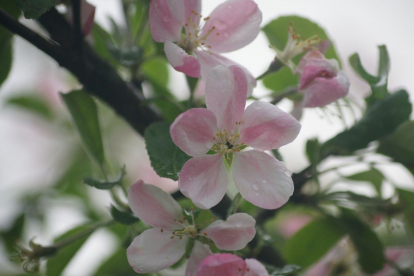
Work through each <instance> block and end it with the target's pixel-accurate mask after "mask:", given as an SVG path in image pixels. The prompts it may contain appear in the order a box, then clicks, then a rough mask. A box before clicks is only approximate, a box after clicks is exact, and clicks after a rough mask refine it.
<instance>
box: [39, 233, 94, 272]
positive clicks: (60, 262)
mask: <svg viewBox="0 0 414 276" xmlns="http://www.w3.org/2000/svg"><path fill="white" fill-rule="evenodd" d="M88 228H89V225H82V226H79V227H76V228H74V229H71V230H69V231H68V232H66V233H65V234H63V235H61V236H60V237H58V238H56V239H55V244H56V243H58V242H61V241H62V240H64V239H66V238H69V237H72V236H74V235H78V234H79V233H81V232H83V231H85V230H86V229H88ZM90 234H91V233H89V234H87V235H85V236H82V237H80V238H78V239H77V240H75V241H73V242H72V243H70V244H68V245H66V246H64V247H62V248H61V249H60V250H59V251H58V253H57V254H56V255H55V256H54V257H52V258H50V259H48V261H47V264H46V275H47V276H57V275H60V274H61V273H62V272H63V270H64V269H65V267H66V266H67V265H68V264H69V262H70V261H71V260H72V258H73V257H74V256H75V255H76V253H77V252H78V251H79V249H80V248H81V247H82V245H83V244H84V243H85V242H86V240H87V239H88V238H89V236H90Z"/></svg>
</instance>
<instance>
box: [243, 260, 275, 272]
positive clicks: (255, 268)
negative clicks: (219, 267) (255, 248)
mask: <svg viewBox="0 0 414 276" xmlns="http://www.w3.org/2000/svg"><path fill="white" fill-rule="evenodd" d="M245 261H246V265H247V269H246V270H248V271H247V272H246V274H244V275H245V276H269V273H268V272H267V270H266V268H265V267H264V265H262V264H261V263H260V262H259V261H258V260H256V259H246V260H245Z"/></svg>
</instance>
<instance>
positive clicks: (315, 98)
mask: <svg viewBox="0 0 414 276" xmlns="http://www.w3.org/2000/svg"><path fill="white" fill-rule="evenodd" d="M348 91H349V79H348V77H347V76H346V75H345V73H344V72H343V71H340V72H338V74H337V76H336V77H335V78H332V79H326V78H316V79H315V80H314V81H313V82H312V83H311V84H310V85H309V86H308V87H307V88H305V89H304V90H302V91H300V92H302V93H303V106H304V107H323V106H325V105H327V104H330V103H332V102H334V101H336V100H339V99H340V98H343V97H345V96H346V95H347V94H348Z"/></svg>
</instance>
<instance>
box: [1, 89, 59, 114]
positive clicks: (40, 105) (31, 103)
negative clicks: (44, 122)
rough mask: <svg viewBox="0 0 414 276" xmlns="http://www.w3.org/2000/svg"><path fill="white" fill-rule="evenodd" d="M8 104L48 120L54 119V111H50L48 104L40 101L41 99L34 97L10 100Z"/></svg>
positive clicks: (18, 97)
mask: <svg viewBox="0 0 414 276" xmlns="http://www.w3.org/2000/svg"><path fill="white" fill-rule="evenodd" d="M7 103H8V104H11V105H15V106H18V107H21V108H24V109H26V110H27V111H30V112H33V113H37V114H39V115H41V116H43V117H44V118H46V119H51V118H52V117H53V115H52V111H51V110H50V108H49V106H48V105H47V104H46V102H45V101H43V100H42V99H40V98H39V97H36V96H33V95H25V96H17V97H13V98H9V99H8V100H7Z"/></svg>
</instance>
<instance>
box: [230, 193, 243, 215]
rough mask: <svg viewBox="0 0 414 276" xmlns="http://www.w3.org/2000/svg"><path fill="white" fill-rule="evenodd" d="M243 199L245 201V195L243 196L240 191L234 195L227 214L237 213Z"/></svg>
mask: <svg viewBox="0 0 414 276" xmlns="http://www.w3.org/2000/svg"><path fill="white" fill-rule="evenodd" d="M242 201H243V197H242V196H241V194H240V193H237V195H236V196H235V197H234V199H233V201H232V202H231V205H230V207H229V209H228V210H227V216H231V215H233V214H235V213H236V212H237V209H238V208H239V206H240V203H241V202H242Z"/></svg>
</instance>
